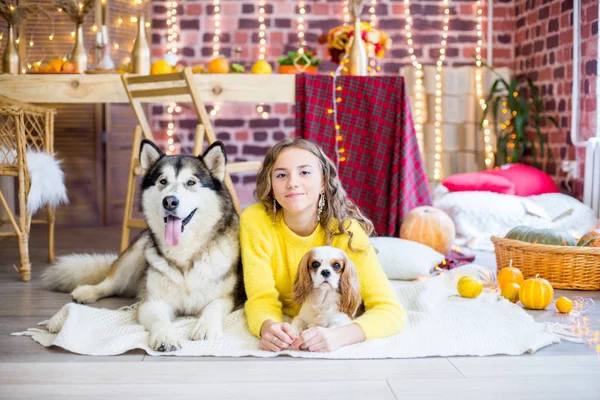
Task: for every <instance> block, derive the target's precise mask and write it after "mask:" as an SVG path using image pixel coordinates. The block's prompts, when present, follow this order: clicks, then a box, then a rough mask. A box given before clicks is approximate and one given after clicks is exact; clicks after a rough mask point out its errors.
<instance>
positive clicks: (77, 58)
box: [71, 25, 88, 74]
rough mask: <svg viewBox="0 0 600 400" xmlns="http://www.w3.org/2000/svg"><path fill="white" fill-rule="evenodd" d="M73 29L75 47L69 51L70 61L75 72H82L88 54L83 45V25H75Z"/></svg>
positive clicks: (86, 62)
mask: <svg viewBox="0 0 600 400" xmlns="http://www.w3.org/2000/svg"><path fill="white" fill-rule="evenodd" d="M76 29H77V30H76V31H75V47H73V52H72V53H71V62H72V63H73V64H74V65H75V72H78V73H80V74H82V73H84V72H85V70H86V69H87V65H88V56H87V52H86V51H85V47H84V46H83V26H82V25H77V28H76Z"/></svg>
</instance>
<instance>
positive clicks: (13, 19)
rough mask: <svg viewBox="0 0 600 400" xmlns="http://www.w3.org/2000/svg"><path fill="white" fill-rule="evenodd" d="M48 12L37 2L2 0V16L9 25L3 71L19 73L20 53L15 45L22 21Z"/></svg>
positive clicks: (0, 0)
mask: <svg viewBox="0 0 600 400" xmlns="http://www.w3.org/2000/svg"><path fill="white" fill-rule="evenodd" d="M39 15H45V16H46V17H47V16H48V14H46V12H45V11H44V9H43V8H42V7H40V6H39V5H37V4H19V5H16V2H15V4H11V3H10V2H9V0H0V18H2V19H3V20H4V21H5V22H6V25H7V28H8V35H7V38H6V47H4V53H3V54H2V71H3V72H4V73H5V74H18V73H19V53H18V52H17V48H16V46H15V40H16V37H15V29H17V28H18V27H19V25H20V24H21V22H23V21H24V20H26V19H27V18H29V17H35V16H39Z"/></svg>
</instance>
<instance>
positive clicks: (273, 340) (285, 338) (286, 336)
mask: <svg viewBox="0 0 600 400" xmlns="http://www.w3.org/2000/svg"><path fill="white" fill-rule="evenodd" d="M260 336H261V339H260V343H259V346H260V349H261V350H267V351H281V350H285V349H287V348H289V347H290V345H291V344H292V343H293V342H294V340H295V339H296V335H295V334H294V331H293V330H292V326H291V325H290V324H288V323H287V322H273V321H272V320H270V319H268V320H266V321H265V322H263V325H262V327H261V329H260Z"/></svg>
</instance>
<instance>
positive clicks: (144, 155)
mask: <svg viewBox="0 0 600 400" xmlns="http://www.w3.org/2000/svg"><path fill="white" fill-rule="evenodd" d="M164 155H165V153H163V152H162V151H161V150H160V149H159V148H158V146H157V145H155V144H154V143H153V142H152V141H150V140H148V139H144V140H142V143H140V167H141V168H142V175H146V173H147V172H148V171H149V170H150V168H152V166H153V165H154V164H155V163H156V162H157V161H158V160H160V158H161V157H162V156H164Z"/></svg>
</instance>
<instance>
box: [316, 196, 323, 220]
mask: <svg viewBox="0 0 600 400" xmlns="http://www.w3.org/2000/svg"><path fill="white" fill-rule="evenodd" d="M323 207H325V193H321V196H320V197H319V211H318V212H317V222H319V221H320V220H321V213H323Z"/></svg>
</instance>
